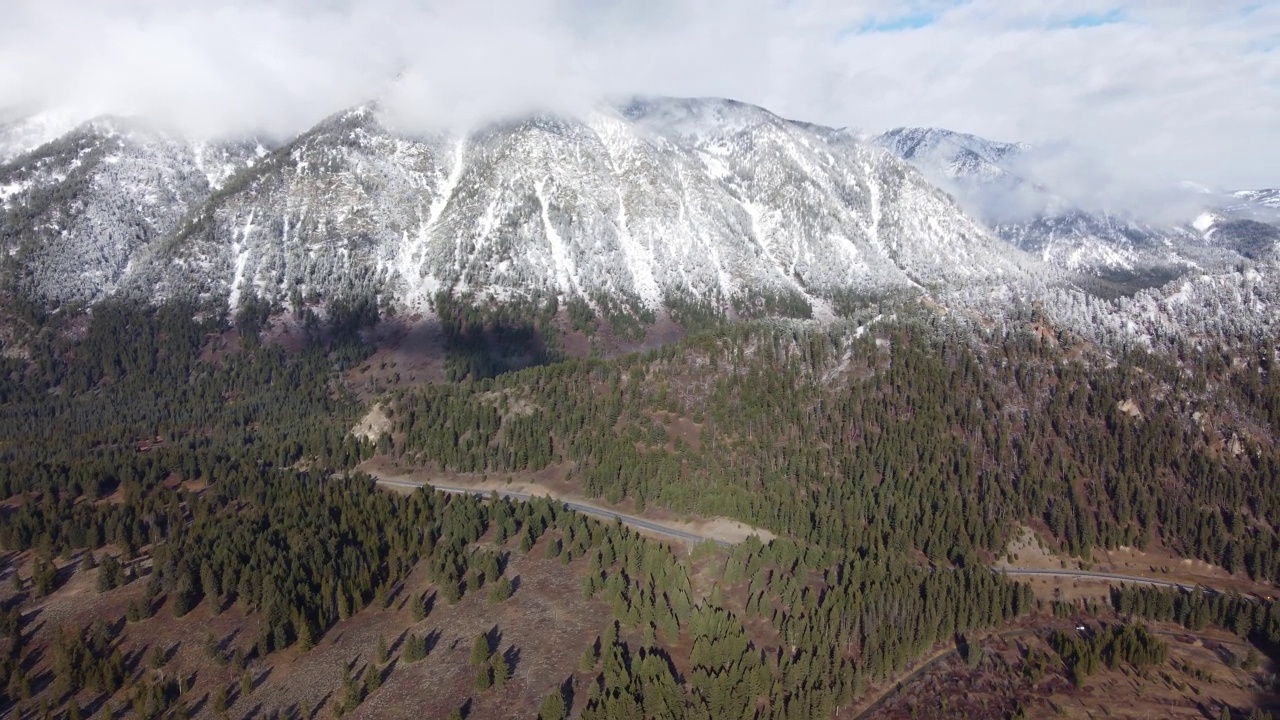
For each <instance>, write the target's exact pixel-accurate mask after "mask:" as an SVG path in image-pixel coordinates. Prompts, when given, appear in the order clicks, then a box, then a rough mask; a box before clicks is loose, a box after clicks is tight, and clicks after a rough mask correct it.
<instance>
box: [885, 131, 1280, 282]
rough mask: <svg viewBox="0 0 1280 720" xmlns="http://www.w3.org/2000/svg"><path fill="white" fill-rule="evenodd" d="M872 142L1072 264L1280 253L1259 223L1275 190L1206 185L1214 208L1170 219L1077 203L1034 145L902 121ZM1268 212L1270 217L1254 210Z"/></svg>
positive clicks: (1025, 244)
mask: <svg viewBox="0 0 1280 720" xmlns="http://www.w3.org/2000/svg"><path fill="white" fill-rule="evenodd" d="M870 141H871V142H872V143H874V144H876V145H879V146H881V147H884V148H885V149H887V150H889V151H890V152H892V153H894V154H895V155H897V156H898V157H901V158H902V159H903V160H906V161H907V162H909V163H911V164H912V165H913V166H915V167H916V168H917V169H918V170H920V172H922V173H923V174H924V175H925V176H926V177H928V178H929V179H930V180H931V181H933V182H934V183H935V184H937V185H938V186H939V187H942V188H944V189H946V190H947V191H948V192H950V193H952V194H953V195H954V196H955V197H956V198H957V200H958V201H959V202H960V203H961V205H962V206H964V207H965V209H966V210H968V211H969V212H971V213H972V214H974V215H975V216H976V217H979V218H980V219H982V220H983V221H984V222H985V223H986V224H988V225H989V226H990V227H991V228H992V229H993V230H994V231H995V232H996V233H997V234H998V235H1000V236H1001V237H1002V238H1004V239H1005V240H1007V241H1009V242H1010V243H1012V244H1013V245H1015V246H1017V247H1018V248H1020V249H1023V250H1026V251H1028V252H1031V253H1035V254H1036V255H1038V256H1039V257H1040V258H1041V259H1042V260H1044V261H1045V262H1046V263H1049V264H1052V265H1055V266H1057V267H1060V268H1062V269H1065V270H1068V271H1071V272H1078V273H1084V274H1090V275H1095V276H1099V277H1105V278H1110V279H1113V280H1118V281H1121V282H1124V281H1126V280H1129V281H1135V282H1139V283H1140V282H1142V281H1144V280H1145V279H1151V278H1160V279H1167V278H1169V277H1172V276H1176V275H1180V274H1182V273H1184V272H1187V271H1191V270H1196V269H1205V268H1221V267H1225V266H1227V265H1229V264H1230V263H1232V262H1235V261H1236V260H1238V259H1239V258H1240V257H1241V256H1244V257H1247V258H1251V259H1260V258H1263V257H1271V258H1273V257H1274V256H1275V250H1274V248H1275V240H1276V236H1277V233H1276V228H1275V227H1270V226H1267V225H1265V224H1259V222H1258V220H1260V219H1270V220H1275V219H1276V217H1277V216H1276V214H1275V213H1271V212H1269V211H1267V210H1266V209H1267V206H1268V203H1270V204H1271V205H1270V207H1271V208H1273V209H1274V208H1277V207H1280V204H1278V203H1280V200H1278V199H1277V195H1278V194H1280V193H1277V192H1276V191H1274V190H1255V191H1242V192H1237V193H1234V194H1232V195H1228V194H1213V193H1206V194H1205V196H1204V198H1203V201H1204V207H1203V208H1202V210H1203V211H1204V212H1206V213H1208V215H1207V216H1206V215H1202V216H1201V217H1199V218H1197V217H1196V216H1195V215H1194V214H1193V215H1191V216H1188V217H1186V218H1183V219H1182V221H1181V222H1174V223H1170V222H1168V221H1167V220H1166V221H1159V220H1154V219H1153V218H1152V217H1150V216H1144V215H1143V214H1141V213H1137V212H1134V211H1132V210H1123V211H1121V210H1097V209H1085V208H1081V207H1079V206H1076V205H1074V204H1073V203H1071V202H1070V201H1069V200H1067V199H1065V198H1064V197H1063V196H1062V194H1060V193H1058V192H1057V191H1055V188H1053V187H1052V186H1051V185H1048V184H1046V183H1045V182H1044V181H1043V180H1042V179H1041V178H1038V177H1035V176H1034V174H1033V173H1034V170H1035V166H1034V160H1031V159H1029V158H1028V156H1029V155H1030V154H1032V152H1033V150H1034V149H1033V148H1032V147H1031V146H1030V145H1026V144H1021V143H1002V142H993V141H991V140H986V139H984V138H980V137H976V136H973V135H965V134H963V133H956V132H951V131H949V130H942V129H937V128H897V129H894V130H890V131H888V132H885V133H883V134H880V135H876V136H873V137H871V138H870ZM1260 212H1263V213H1264V214H1265V217H1262V218H1260V217H1256V216H1257V215H1259V213H1260ZM1206 217H1208V218H1211V219H1210V220H1206V219H1205V218H1206ZM1206 223H1209V224H1211V225H1212V226H1213V228H1212V231H1210V228H1209V226H1208V225H1207V224H1206ZM1268 242H1270V244H1269V245H1268Z"/></svg>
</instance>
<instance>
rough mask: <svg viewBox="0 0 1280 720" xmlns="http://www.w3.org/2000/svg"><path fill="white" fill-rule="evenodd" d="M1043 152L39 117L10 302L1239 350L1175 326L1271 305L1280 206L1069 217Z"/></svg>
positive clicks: (21, 201) (954, 143)
mask: <svg viewBox="0 0 1280 720" xmlns="http://www.w3.org/2000/svg"><path fill="white" fill-rule="evenodd" d="M1029 149H1030V148H1029V146H1026V145H1022V144H1013V143H997V142H992V141H988V140H984V139H982V138H978V137H974V136H971V135H963V134H959V133H953V132H949V131H946V130H937V129H906V128H902V129H897V130H892V131H889V132H886V133H883V134H880V135H876V136H870V137H868V136H859V135H857V134H855V133H851V132H849V131H845V130H838V129H833V128H827V127H822V126H817V125H812V124H808V123H803V122H796V121H791V120H786V119H783V118H781V117H778V116H777V115H774V114H772V113H770V112H768V111H767V110H764V109H762V108H759V107H755V106H751V105H746V104H743V103H738V102H734V101H730V100H721V99H671V98H646V99H638V100H634V101H629V102H626V103H622V104H613V105H601V106H599V107H597V108H596V109H595V110H594V111H592V112H589V113H585V114H582V115H581V116H553V115H542V116H530V117H524V118H516V119H512V120H509V121H505V122H498V123H493V124H490V125H487V126H484V127H481V128H478V129H476V130H474V131H472V132H468V133H465V134H449V133H437V134H414V133H406V132H402V131H397V130H396V129H395V128H394V126H393V125H392V124H391V123H389V122H388V121H387V119H386V118H384V117H383V115H382V113H381V112H380V111H379V109H378V107H377V106H376V105H369V106H363V107H359V108H354V109H351V110H348V111H344V112H341V113H338V114H336V115H334V116H332V117H330V118H328V119H326V120H325V121H323V122H321V123H320V124H318V125H317V126H316V127H314V128H312V129H311V130H309V131H307V132H305V133H303V134H301V135H299V136H298V137H296V138H292V139H290V140H288V141H287V142H284V143H277V144H272V143H260V142H258V141H257V140H254V139H251V138H243V139H238V140H236V141H233V142H194V141H190V140H187V139H184V138H180V137H176V136H173V135H170V134H166V133H164V132H162V131H159V130H156V129H154V128H150V127H148V126H146V125H145V124H142V123H140V122H137V121H133V120H127V119H121V118H98V119H95V120H93V121H90V122H88V123H84V124H79V125H73V124H71V123H69V122H67V121H66V120H65V119H64V118H60V117H58V116H49V115H38V116H32V117H26V118H22V119H19V120H16V121H13V122H9V123H7V124H4V125H0V162H2V163H3V164H2V165H0V207H2V208H3V216H2V219H0V250H2V251H3V259H4V265H3V273H4V278H5V280H6V286H7V292H14V293H21V294H24V295H27V296H29V297H31V298H33V299H36V300H38V301H41V302H46V303H67V302H73V303H93V302H96V301H99V300H101V299H103V298H107V297H112V296H129V297H140V298H144V299H148V300H157V299H163V298H169V297H176V296H183V295H192V294H195V295H200V296H204V297H213V298H221V299H222V300H223V301H225V302H226V303H227V305H228V307H229V308H235V307H237V306H238V305H239V304H241V303H242V302H243V300H244V298H245V297H247V296H248V295H249V294H254V295H256V296H260V297H263V298H266V299H268V300H273V301H277V302H280V303H288V302H297V301H298V300H299V299H301V300H305V301H325V300H326V299H329V298H333V297H338V296H344V295H351V294H365V295H376V296H377V297H378V299H379V301H380V302H381V303H382V304H384V305H393V306H399V307H404V308H411V309H417V310H421V311H429V307H430V304H431V298H432V297H433V296H434V295H435V294H436V293H438V292H440V291H453V292H455V293H458V294H466V295H469V296H472V297H475V298H478V299H481V300H483V299H488V300H490V301H494V302H503V301H509V300H513V299H516V298H538V297H544V298H545V297H550V296H553V295H554V296H557V297H558V298H560V299H561V300H562V301H564V300H573V299H577V300H580V301H582V302H585V303H587V304H589V305H592V306H593V307H596V308H597V309H610V311H611V312H628V313H635V314H648V313H654V312H657V313H661V312H673V313H677V314H678V311H679V310H680V309H682V308H688V307H690V306H696V307H698V308H700V309H701V310H703V311H705V312H710V313H713V314H720V315H723V316H725V317H758V316H769V315H783V316H791V317H818V318H824V317H832V316H834V315H838V314H844V313H847V312H849V311H850V310H851V309H852V308H856V307H859V306H864V307H865V306H867V305H868V304H870V303H882V302H884V301H886V300H895V299H902V298H927V299H929V300H931V301H933V302H937V303H941V304H943V305H947V306H954V307H956V308H967V309H970V310H973V311H976V312H979V313H981V314H984V315H987V316H998V315H1000V314H1001V313H1004V312H1009V311H1010V310H1009V308H1010V307H1011V306H1012V305H1014V304H1018V303H1025V302H1040V303H1042V304H1044V303H1047V305H1048V306H1049V308H1050V310H1051V311H1053V312H1056V313H1058V316H1059V317H1060V319H1061V321H1062V322H1064V323H1067V324H1073V325H1075V326H1080V327H1086V328H1087V327H1094V326H1098V325H1099V324H1101V325H1102V326H1105V327H1110V328H1115V329H1117V332H1120V330H1119V329H1123V328H1129V330H1128V331H1126V332H1128V334H1129V335H1130V336H1133V337H1142V336H1147V335H1149V334H1150V333H1149V329H1150V327H1149V326H1150V324H1151V323H1159V324H1161V326H1162V327H1163V326H1165V325H1168V324H1169V323H1170V322H1176V323H1188V322H1190V323H1192V324H1195V325H1196V328H1197V332H1199V331H1203V330H1204V328H1213V327H1219V326H1221V325H1224V324H1226V325H1231V324H1232V323H1228V322H1225V321H1223V322H1215V321H1211V320H1207V319H1204V318H1199V316H1196V317H1197V318H1199V319H1194V320H1187V319H1186V317H1185V316H1186V312H1185V311H1181V310H1180V311H1178V312H1172V311H1170V310H1169V307H1168V303H1167V300H1168V298H1170V297H1174V296H1175V295H1176V294H1177V293H1179V292H1183V290H1182V289H1179V286H1177V285H1176V283H1175V284H1174V285H1168V286H1167V287H1162V286H1165V285H1166V284H1168V283H1170V282H1171V281H1174V280H1175V279H1176V278H1181V277H1184V276H1187V275H1196V276H1198V277H1203V278H1206V283H1207V285H1205V287H1209V286H1212V287H1216V288H1219V290H1217V291H1214V292H1215V293H1218V292H1221V293H1227V294H1232V292H1233V293H1234V295H1235V296H1236V297H1237V298H1238V302H1239V303H1241V304H1242V307H1244V306H1245V305H1248V302H1246V300H1247V298H1246V297H1245V296H1242V295H1241V294H1240V292H1238V288H1237V290H1236V291H1232V292H1228V288H1231V287H1235V285H1238V282H1237V280H1239V279H1240V278H1244V277H1245V275H1244V274H1242V273H1253V274H1254V275H1257V276H1258V277H1261V278H1262V280H1261V281H1254V280H1250V281H1248V282H1250V283H1252V284H1251V285H1250V287H1251V288H1253V289H1252V290H1250V291H1249V293H1246V295H1247V296H1248V298H1252V300H1257V301H1259V302H1264V303H1265V302H1269V301H1270V298H1271V296H1272V295H1273V294H1274V293H1275V292H1276V289H1275V283H1274V282H1273V278H1274V277H1275V261H1276V247H1277V243H1278V242H1280V238H1278V237H1277V236H1278V234H1280V231H1278V230H1277V224H1276V216H1277V215H1278V214H1280V213H1277V208H1278V207H1280V194H1278V193H1277V192H1276V191H1272V190H1259V191H1246V192H1240V193H1236V194H1235V195H1229V196H1223V197H1222V198H1219V197H1217V196H1212V197H1208V196H1207V197H1206V199H1207V202H1206V207H1205V208H1204V214H1203V215H1202V216H1200V217H1199V218H1194V217H1192V218H1187V221H1186V223H1185V225H1168V224H1159V223H1154V222H1151V221H1144V220H1143V219H1142V218H1138V217H1129V216H1124V217H1122V216H1119V215H1112V214H1107V213H1098V212H1089V211H1086V210H1083V209H1079V208H1073V207H1070V206H1069V205H1068V204H1066V203H1064V202H1063V201H1062V200H1061V199H1060V198H1058V197H1057V196H1056V195H1055V194H1054V192H1053V190H1052V188H1048V187H1045V186H1043V185H1042V184H1039V183H1037V182H1035V181H1034V180H1032V179H1028V178H1026V177H1023V176H1022V175H1020V174H1019V167H1020V166H1019V158H1020V157H1022V156H1023V155H1024V154H1025V153H1027V152H1028V150H1029ZM1015 217H1016V219H1010V218H1015ZM1241 263H1244V264H1245V265H1247V266H1248V267H1244V266H1242V265H1241ZM1249 277H1253V275H1249ZM1239 282H1244V280H1239ZM1193 285H1194V284H1193ZM1202 285H1204V283H1202ZM1195 287H1200V286H1199V285H1195ZM1143 288H1148V289H1146V290H1143ZM1139 291H1142V292H1143V293H1145V295H1141V296H1138V295H1134V293H1135V292H1139ZM1130 296H1132V297H1130ZM1184 296H1185V292H1184ZM1215 297H1216V295H1215ZM1091 298H1096V299H1097V300H1099V301H1103V302H1104V303H1110V305H1107V306H1106V307H1104V306H1103V305H1099V304H1098V302H1097V301H1095V300H1091ZM1116 298H1118V299H1116ZM1259 298H1261V299H1259ZM1252 300H1249V302H1252ZM1152 304H1154V305H1152ZM1135 307H1143V308H1145V309H1143V310H1142V313H1141V315H1142V318H1144V319H1143V320H1141V321H1140V322H1139V321H1136V320H1135V317H1136V316H1134V315H1133V313H1134V312H1136V311H1134V310H1133V309H1132V308H1135ZM1153 307H1154V308H1155V309H1153ZM1161 308H1164V309H1163V310H1162V309H1161ZM1256 311H1257V308H1256V307H1253V306H1249V309H1248V313H1254V312H1256ZM1126 313H1128V314H1126ZM1100 314H1101V315H1100ZM1102 315H1106V317H1107V318H1109V319H1107V320H1105V321H1104V322H1101V323H1099V320H1098V318H1099V317H1101V316H1102ZM1175 315H1176V316H1178V317H1180V318H1182V319H1179V320H1174V319H1172V318H1174V316H1175ZM1193 315H1194V313H1193ZM1237 320H1238V317H1237V318H1235V319H1233V320H1232V322H1236V321H1237ZM1260 322H1261V324H1262V325H1264V326H1266V327H1270V325H1269V323H1270V322H1271V321H1270V320H1269V319H1266V320H1262V321H1260Z"/></svg>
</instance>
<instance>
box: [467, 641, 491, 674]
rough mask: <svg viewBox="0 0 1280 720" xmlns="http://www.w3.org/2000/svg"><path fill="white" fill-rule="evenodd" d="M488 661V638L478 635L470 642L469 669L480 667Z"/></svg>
mask: <svg viewBox="0 0 1280 720" xmlns="http://www.w3.org/2000/svg"><path fill="white" fill-rule="evenodd" d="M488 660H489V637H488V635H486V634H485V633H480V634H479V635H477V636H476V638H475V640H473V641H472V642H471V667H480V666H481V665H483V664H485V662H487V661H488Z"/></svg>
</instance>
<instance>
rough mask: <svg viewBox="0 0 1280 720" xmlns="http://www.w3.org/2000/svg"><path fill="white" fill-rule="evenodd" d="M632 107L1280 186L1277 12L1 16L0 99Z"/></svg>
mask: <svg viewBox="0 0 1280 720" xmlns="http://www.w3.org/2000/svg"><path fill="white" fill-rule="evenodd" d="M630 93H646V94H670V95H717V96H727V97H732V98H736V99H740V100H745V101H749V102H753V103H757V104H760V105H763V106H765V107H767V108H769V109H771V110H773V111H775V112H777V113H779V114H782V115H786V116H789V117H793V118H798V119H804V120H809V121H814V122H820V123H824V124H829V125H835V126H852V127H858V128H867V129H879V128H887V127H892V126H896V125H936V126H944V127H948V128H952V129H956V130H962V131H967V132H972V133H976V134H980V135H984V136H988V137H992V138H996V139H1008V140H1015V139H1016V140H1023V141H1027V142H1032V143H1036V144H1042V145H1049V146H1054V147H1069V148H1071V151H1072V155H1073V156H1074V155H1077V154H1078V156H1079V157H1081V158H1085V157H1088V158H1090V159H1089V160H1087V161H1085V160H1081V161H1080V162H1081V163H1082V164H1083V165H1088V166H1089V167H1090V168H1092V169H1090V170H1086V171H1081V172H1079V173H1078V174H1079V175H1081V176H1086V177H1087V176H1088V175H1089V173H1091V172H1095V171H1096V172H1097V173H1099V174H1106V175H1108V176H1109V177H1115V176H1117V175H1126V174H1133V175H1135V176H1136V175H1142V176H1143V177H1144V178H1145V179H1146V180H1148V181H1152V180H1158V181H1166V180H1170V179H1186V180H1194V181H1198V182H1202V183H1205V184H1209V185H1214V186H1220V187H1225V188H1236V187H1260V186H1276V185H1280V2H1276V1H1275V0H1132V1H1129V2H1123V1H1120V0H1112V1H1105V0H701V1H699V0H442V1H435V0H420V1H417V2H414V1H411V0H360V2H355V1H354V0H310V1H308V2H303V1H302V0H242V1H239V2H235V1H228V0H0V106H10V107H12V106H23V107H38V106H67V105H73V106H75V107H77V108H80V111H81V112H89V111H114V112H123V113H135V114H142V115H148V116H151V117H153V118H154V119H158V120H162V121H168V122H173V123H177V124H179V125H181V126H182V127H184V128H185V129H187V130H189V131H191V132H198V133H202V134H210V133H243V132H251V131H256V132H269V133H275V134H286V133H289V132H295V131H299V130H301V129H304V128H305V127H307V126H309V125H310V124H312V123H314V122H315V121H316V120H318V119H320V118H321V117H323V116H325V115H327V114H329V113H331V112H333V111H335V110H338V109H340V108H342V107H344V106H348V105H351V104H355V103H358V102H361V101H362V100H365V99H368V98H370V97H375V96H378V97H384V98H388V102H389V103H391V104H392V105H393V106H395V107H397V108H398V109H399V111H400V112H401V113H403V114H404V116H405V117H406V118H408V119H410V120H412V121H414V122H417V123H421V124H424V125H427V124H434V123H458V122H468V121H473V120H475V119H477V118H483V117H486V116H489V115H493V114H504V113H512V112H524V111H528V110H530V109H533V108H536V107H543V108H548V109H557V108H563V107H574V106H575V105H578V104H582V103H587V102H589V101H590V100H592V99H594V98H597V97H601V96H605V95H620V94H630ZM1095 165H1096V167H1095Z"/></svg>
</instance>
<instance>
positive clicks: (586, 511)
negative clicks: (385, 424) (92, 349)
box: [375, 476, 733, 547]
mask: <svg viewBox="0 0 1280 720" xmlns="http://www.w3.org/2000/svg"><path fill="white" fill-rule="evenodd" d="M375 477H376V476H375ZM377 480H378V484H379V485H387V486H390V487H398V488H407V489H410V490H417V489H418V488H420V487H424V486H425V484H424V483H412V482H404V481H402V480H389V479H386V478H380V477H379V478H377ZM430 487H433V488H435V489H436V490H439V491H440V492H447V493H454V494H462V493H470V494H472V495H475V496H476V497H488V496H489V492H490V491H487V490H477V489H475V488H467V487H454V486H450V485H431V486H430ZM498 494H499V495H501V496H502V497H505V498H510V499H512V500H532V499H533V498H534V497H535V496H534V495H532V494H530V493H522V492H515V491H513V490H499V491H498ZM556 502H559V503H561V504H563V505H564V506H565V507H567V508H569V509H570V510H573V511H575V512H580V513H582V514H583V515H590V516H592V517H597V518H600V519H602V520H607V521H609V522H613V521H614V520H615V519H616V520H621V521H622V524H623V525H629V526H631V527H634V528H638V529H640V530H648V531H649V532H653V533H657V534H659V535H665V536H667V537H672V538H675V539H677V540H684V541H686V542H694V543H700V542H713V543H715V544H716V545H719V546H720V547H733V543H730V542H725V541H723V540H717V539H715V538H712V537H707V536H705V535H698V534H697V533H691V532H688V531H685V530H680V529H677V528H673V527H669V526H667V525H662V524H661V523H657V522H654V521H653V520H646V519H645V518H642V517H638V516H636V515H626V514H624V513H618V512H614V511H612V510H607V509H605V508H602V507H597V506H595V505H587V504H585V503H580V502H574V501H572V500H559V499H557V500H556Z"/></svg>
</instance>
